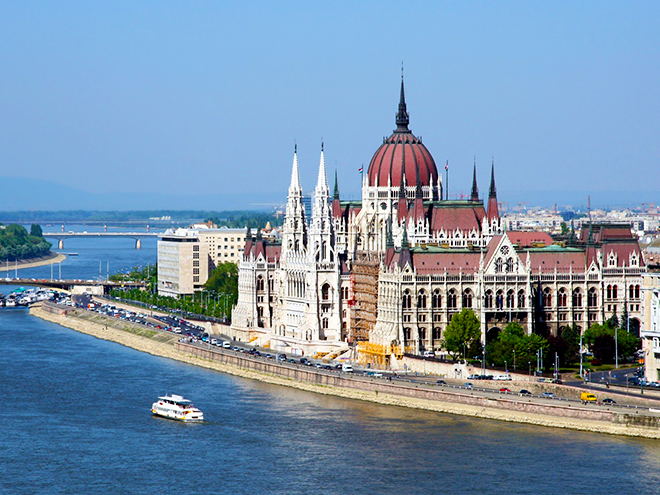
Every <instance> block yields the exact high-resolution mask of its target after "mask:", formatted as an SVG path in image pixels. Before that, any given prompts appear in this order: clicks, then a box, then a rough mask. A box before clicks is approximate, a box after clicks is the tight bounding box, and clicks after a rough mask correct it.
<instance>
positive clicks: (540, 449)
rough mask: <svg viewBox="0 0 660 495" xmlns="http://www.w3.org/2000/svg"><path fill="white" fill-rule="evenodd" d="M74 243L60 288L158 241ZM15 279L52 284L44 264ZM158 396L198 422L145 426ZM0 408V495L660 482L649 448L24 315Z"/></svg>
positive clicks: (615, 486) (1, 375) (6, 321)
mask: <svg viewBox="0 0 660 495" xmlns="http://www.w3.org/2000/svg"><path fill="white" fill-rule="evenodd" d="M73 243H74V241H71V242H70V244H72V245H73ZM75 243H76V245H75V246H65V250H64V251H65V252H67V251H74V250H75V251H76V252H78V253H79V256H78V257H75V258H70V259H69V260H67V261H65V262H64V263H63V265H62V270H63V276H64V272H65V271H66V272H67V278H68V277H71V278H94V277H95V276H98V264H99V260H102V261H103V260H108V261H109V262H110V264H111V267H114V269H115V270H118V269H125V268H129V267H130V266H133V265H139V264H145V263H146V262H153V261H155V241H154V242H153V245H151V246H146V247H145V248H144V249H142V250H141V251H137V252H136V250H135V249H134V245H133V243H131V242H130V241H129V240H121V239H119V240H104V239H101V240H99V239H80V240H76V241H75ZM143 246H144V243H143ZM32 270H34V271H35V274H30V275H28V271H32ZM39 270H46V272H44V273H41V272H39ZM23 274H24V276H30V277H32V276H33V277H35V278H47V276H48V277H49V276H50V268H49V267H45V268H44V267H42V268H41V269H39V268H35V269H30V270H26V271H24V272H23ZM2 290H3V291H5V292H7V291H9V290H11V288H7V287H5V288H3V289H2ZM165 393H178V394H181V395H184V396H185V397H187V398H190V399H192V400H193V401H194V402H195V404H196V405H197V406H198V407H200V408H201V409H202V410H203V411H204V414H205V416H206V418H207V420H208V422H207V423H205V424H190V425H186V424H181V423H177V422H173V421H168V420H164V419H159V418H154V417H152V416H151V414H150V410H149V409H150V406H151V403H152V402H153V401H154V399H155V398H156V397H158V395H162V394H165ZM0 411H2V414H3V420H2V422H0V493H3V494H4V493H7V494H33V493H44V494H108V493H118V494H146V493H181V494H201V493H222V494H225V493H227V494H244V493H245V494H248V493H249V494H266V493H273V494H280V493H281V494H297V493H305V494H317V493H320V494H324V493H327V494H354V493H360V494H376V493H378V494H389V493H392V494H415V493H460V494H463V493H465V494H474V493H480V492H483V493H485V494H500V493H501V494H528V493H534V494H564V493H566V494H568V493H592V492H596V493H606V494H610V493H611V494H628V493H630V494H632V493H657V492H658V486H660V484H659V483H660V442H657V441H650V440H640V439H630V438H620V437H613V436H607V435H598V434H591V433H580V432H574V431H562V430H559V429H552V428H542V427H532V426H525V425H517V424H507V423H504V422H497V421H489V420H480V419H473V418H464V417H460V416H452V415H447V414H438V413H433V412H427V411H416V410H410V409H405V408H398V407H388V406H381V405H377V404H368V403H361V402H358V401H351V400H347V399H341V398H336V397H325V396H322V395H316V394H311V393H307V392H304V391H299V390H293V389H288V388H285V387H277V386H272V385H267V384H263V383H260V382H253V381H249V380H244V379H241V378H236V377H233V376H228V375H224V374H221V373H217V372H213V371H209V370H205V369H202V368H196V367H194V366H190V365H187V364H182V363H179V362H176V361H172V360H168V359H164V358H160V357H155V356H151V355H148V354H143V353H140V352H137V351H135V350H132V349H128V348H124V347H122V346H120V345H118V344H115V343H112V342H107V341H103V340H98V339H96V338H94V337H91V336H88V335H84V334H79V333H77V332H74V331H72V330H69V329H67V328H63V327H60V326H58V325H55V324H52V323H49V322H45V321H42V320H39V319H37V318H33V317H31V316H29V314H28V313H27V310H26V309H23V308H4V309H1V310H0Z"/></svg>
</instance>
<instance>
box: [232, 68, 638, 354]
mask: <svg viewBox="0 0 660 495" xmlns="http://www.w3.org/2000/svg"><path fill="white" fill-rule="evenodd" d="M299 176H300V168H299V164H298V157H297V150H296V151H294V155H293V165H292V168H291V183H290V185H289V191H288V196H287V203H286V212H285V219H284V225H283V227H282V239H281V242H280V241H277V242H274V241H266V240H264V239H263V238H262V236H261V234H260V232H259V231H258V230H257V231H256V232H255V233H254V235H253V233H252V232H248V236H247V238H246V243H245V248H244V251H243V257H242V259H241V261H240V262H239V296H238V302H237V304H236V306H235V308H234V310H233V313H232V326H231V329H232V333H233V334H234V335H235V336H236V337H238V338H241V340H244V341H249V342H254V343H255V344H260V345H269V346H271V347H277V348H278V349H280V350H281V351H282V352H289V353H292V354H294V355H301V354H305V355H311V354H314V353H317V354H330V353H339V352H341V351H343V350H345V349H347V348H349V347H351V346H353V347H357V348H359V349H360V352H362V354H363V356H362V357H363V358H366V360H367V361H370V362H374V363H380V364H384V365H387V364H388V359H389V356H390V355H397V354H403V353H411V354H421V353H423V352H424V351H425V350H434V351H440V352H442V346H441V340H442V335H443V331H444V329H445V328H446V327H447V325H448V324H449V322H450V321H451V318H452V316H453V315H454V314H456V313H458V312H460V311H461V310H462V309H463V308H465V307H468V308H471V309H472V310H473V311H474V312H475V314H476V315H477V317H478V318H479V321H480V322H481V328H482V340H483V341H484V342H489V341H491V340H492V339H494V338H496V337H497V334H498V333H499V332H500V331H501V330H502V329H503V328H504V327H505V326H506V325H507V323H508V322H510V321H516V322H519V323H520V324H521V325H522V326H523V327H524V328H525V329H526V331H527V332H530V333H531V332H534V333H538V334H541V335H546V336H547V335H549V334H555V335H556V334H561V332H562V330H563V329H564V328H565V327H568V326H571V325H576V326H578V327H579V328H580V329H582V330H584V329H586V328H588V327H589V326H590V325H591V324H593V323H603V322H604V321H606V320H608V319H609V318H610V317H611V316H612V315H615V314H616V315H618V316H619V317H621V316H622V315H624V314H627V315H628V317H629V318H630V325H631V328H633V329H634V330H635V331H637V332H638V331H639V322H640V314H641V308H640V304H641V294H640V286H641V284H642V272H643V270H644V260H643V258H642V254H641V251H640V248H639V245H638V242H637V239H636V237H635V236H634V235H633V234H632V233H631V230H630V226H628V225H624V224H591V223H583V225H582V228H581V230H580V231H579V232H572V233H571V236H570V237H569V238H568V240H566V241H565V242H562V243H555V242H553V239H552V238H551V237H550V236H549V235H548V234H546V233H544V232H516V231H506V230H505V225H504V222H503V221H502V219H501V217H500V212H499V208H498V200H497V190H496V186H495V170H494V164H493V165H491V176H490V185H489V188H488V196H487V198H482V197H481V196H480V194H479V188H478V185H477V179H476V165H475V167H474V170H473V181H472V188H471V194H470V196H469V197H468V198H466V199H462V200H450V199H448V195H447V194H446V191H444V190H443V182H442V176H441V175H440V174H439V173H438V168H437V166H436V163H435V161H434V159H433V156H432V155H431V153H430V152H429V150H428V149H427V148H426V146H424V144H423V143H422V140H421V139H420V138H418V137H416V136H415V135H414V134H413V133H412V131H411V130H410V128H409V115H408V111H407V106H406V102H405V94H404V85H403V80H402V81H401V93H400V100H399V106H398V112H397V113H396V129H395V130H394V132H393V133H392V134H391V135H390V136H389V137H387V138H385V139H384V140H383V143H382V144H381V145H380V147H378V149H377V150H376V152H375V153H374V155H373V158H372V159H371V162H370V164H369V168H368V170H367V171H366V174H364V175H363V179H362V198H361V201H342V200H341V197H340V193H339V188H338V183H337V176H336V173H335V177H334V188H333V190H332V191H331V190H330V188H329V187H328V177H327V172H326V165H325V155H324V149H323V146H321V156H320V161H319V166H318V179H317V183H316V187H315V189H314V196H313V201H312V212H311V218H307V216H306V215H305V208H304V205H303V190H302V188H301V186H300V179H299ZM365 355H366V357H365Z"/></svg>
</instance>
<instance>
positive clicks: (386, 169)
mask: <svg viewBox="0 0 660 495" xmlns="http://www.w3.org/2000/svg"><path fill="white" fill-rule="evenodd" d="M408 122H409V119H408V111H407V110H406V99H405V96H404V91H403V79H402V80H401V98H400V100H399V111H398V113H397V115H396V125H397V128H396V130H395V131H394V134H392V135H391V136H390V137H389V138H387V139H385V140H384V141H383V144H382V145H381V147H380V148H378V151H376V153H375V154H374V157H373V158H372V159H371V163H369V171H368V172H367V174H368V178H369V185H370V186H380V187H387V186H388V185H390V184H389V180H390V178H391V180H392V183H391V187H393V188H394V187H396V188H398V187H400V186H401V182H402V181H403V176H404V174H405V177H406V184H405V185H406V186H413V187H414V186H417V184H419V185H421V186H431V185H434V184H437V182H438V169H437V168H436V166H435V162H434V161H433V157H432V156H431V153H429V150H427V149H426V146H424V145H423V144H422V141H421V140H420V139H418V138H416V137H415V136H414V135H413V133H412V132H410V129H408Z"/></svg>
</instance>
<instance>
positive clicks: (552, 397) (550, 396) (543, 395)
mask: <svg viewBox="0 0 660 495" xmlns="http://www.w3.org/2000/svg"><path fill="white" fill-rule="evenodd" d="M541 397H545V398H546V399H554V398H555V394H553V393H552V392H543V393H542V394H541Z"/></svg>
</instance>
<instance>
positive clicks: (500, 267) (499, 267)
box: [495, 258, 502, 273]
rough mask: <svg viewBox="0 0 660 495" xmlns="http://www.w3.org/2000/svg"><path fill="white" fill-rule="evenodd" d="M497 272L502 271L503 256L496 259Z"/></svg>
mask: <svg viewBox="0 0 660 495" xmlns="http://www.w3.org/2000/svg"><path fill="white" fill-rule="evenodd" d="M495 273H502V258H497V259H496V260H495Z"/></svg>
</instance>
